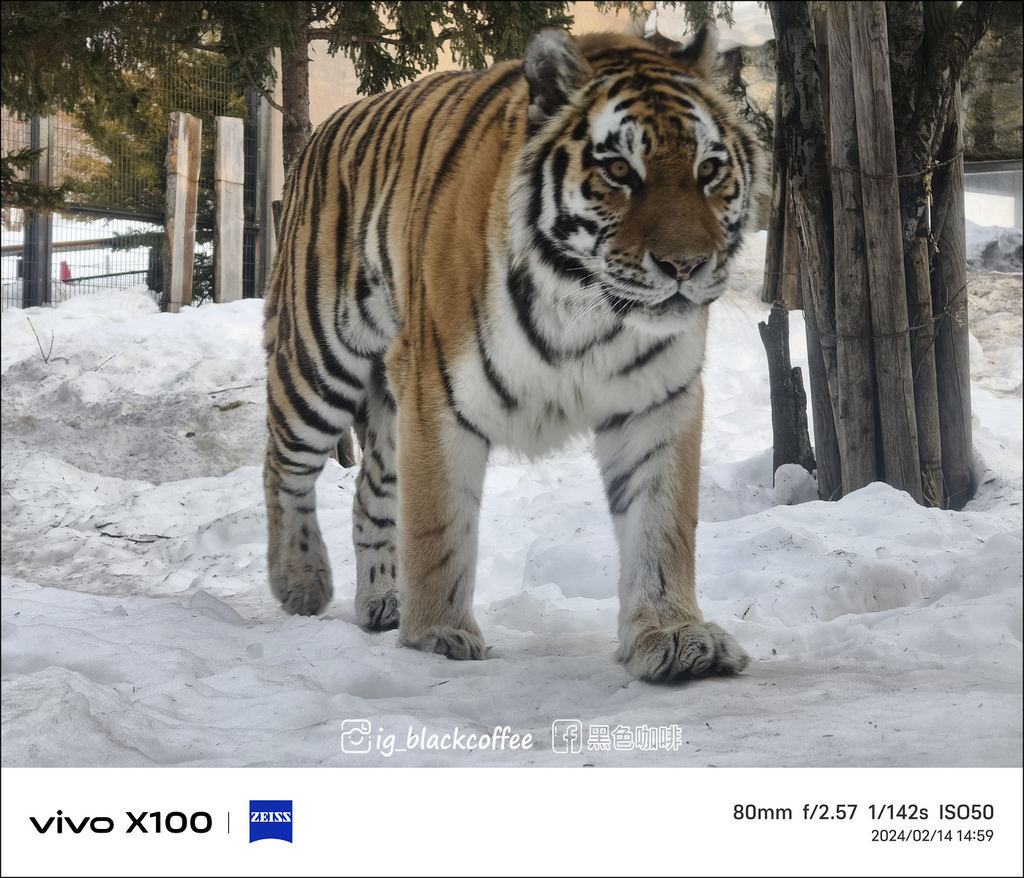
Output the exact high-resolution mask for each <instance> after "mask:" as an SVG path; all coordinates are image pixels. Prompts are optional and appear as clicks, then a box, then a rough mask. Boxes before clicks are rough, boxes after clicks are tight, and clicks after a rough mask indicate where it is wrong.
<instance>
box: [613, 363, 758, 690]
mask: <svg viewBox="0 0 1024 878" xmlns="http://www.w3.org/2000/svg"><path fill="white" fill-rule="evenodd" d="M702 407H703V391H702V388H701V384H700V379H699V377H698V378H696V379H694V382H692V385H691V387H689V388H688V390H687V391H686V392H685V393H683V394H681V396H680V397H679V398H677V399H674V400H672V401H671V402H669V403H666V404H664V405H662V406H657V407H654V408H652V409H650V410H648V411H647V412H643V413H639V414H637V415H635V416H633V417H631V418H629V419H627V420H626V421H624V422H620V421H619V420H618V419H617V420H616V422H615V423H614V424H611V425H608V426H606V427H603V428H599V429H598V430H597V433H596V438H595V447H596V451H597V456H598V461H599V463H600V465H601V470H602V475H603V477H604V482H605V491H606V493H607V496H608V505H609V508H610V511H611V515H612V519H613V521H614V524H615V534H616V537H617V540H618V544H619V555H620V559H621V562H620V563H621V572H620V577H619V605H620V606H619V649H618V651H617V653H616V658H617V659H618V660H619V661H620V662H622V663H623V664H624V665H625V666H626V669H627V670H628V671H629V672H630V673H631V674H633V676H635V677H637V678H638V679H641V680H650V681H652V682H669V681H673V680H684V679H691V678H695V677H704V676H711V675H721V674H735V673H739V672H740V671H742V670H743V669H744V668H745V667H746V666H747V663H748V661H749V657H748V656H747V655H746V653H744V652H743V650H742V649H741V648H740V646H739V644H738V643H737V642H736V640H735V638H733V637H732V635H730V634H728V633H727V632H726V631H725V630H724V629H723V628H721V627H720V626H718V625H716V624H714V623H712V622H705V621H704V617H703V615H702V614H701V611H700V607H699V606H698V605H697V591H696V575H695V551H696V542H697V503H698V487H699V483H700V440H701V424H702ZM679 424H682V429H681V430H680V429H678V425H679Z"/></svg>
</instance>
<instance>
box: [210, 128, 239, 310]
mask: <svg viewBox="0 0 1024 878" xmlns="http://www.w3.org/2000/svg"><path fill="white" fill-rule="evenodd" d="M244 137H245V126H244V124H243V122H242V120H241V119H238V118H235V117H233V116H217V118H216V119H214V122H213V195H214V205H215V211H214V221H213V272H214V275H213V277H214V285H213V291H214V293H213V295H214V301H215V302H234V301H235V300H237V299H241V298H242V238H243V233H244V231H245V204H244V200H243V199H244V182H245V154H244V147H245V144H244Z"/></svg>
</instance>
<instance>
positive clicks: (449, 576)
mask: <svg viewBox="0 0 1024 878" xmlns="http://www.w3.org/2000/svg"><path fill="white" fill-rule="evenodd" d="M392 362H394V361H392ZM438 368H439V369H440V370H441V374H440V375H439V374H438V373H437V372H436V371H434V369H431V368H412V367H411V368H409V369H408V370H406V369H402V368H398V369H394V370H392V369H391V364H390V363H389V374H391V375H392V376H393V377H392V386H393V390H394V392H395V397H396V402H397V405H398V414H397V418H398V425H397V426H398V533H399V584H400V585H399V596H400V599H401V605H402V612H401V621H400V623H399V639H400V641H401V643H402V644H404V645H406V646H412V647H415V648H416V649H420V650H423V651H424V652H432V653H438V654H441V655H446V656H448V657H449V658H453V659H482V658H484V657H485V652H486V650H485V647H484V639H483V634H482V633H481V631H480V627H479V626H478V625H477V623H476V619H475V618H474V617H473V586H474V584H475V580H476V559H477V526H478V523H479V518H480V500H481V496H482V491H483V481H484V472H485V469H486V466H487V455H488V451H489V446H488V443H487V441H486V440H485V439H484V438H483V436H482V435H480V434H479V433H478V432H476V431H474V429H473V427H472V426H471V425H469V424H468V422H465V421H464V419H462V418H460V416H459V415H458V414H457V413H456V411H455V410H454V409H453V408H452V405H451V402H452V401H451V399H450V397H449V396H448V394H447V393H446V390H447V391H449V392H450V385H449V384H448V377H447V375H446V374H445V373H444V365H443V363H442V364H441V365H440V366H439V367H438ZM395 373H398V375H400V376H401V375H403V374H408V375H409V382H408V384H409V386H405V387H403V386H402V384H403V382H402V381H401V378H399V379H398V380H395V377H394V375H395Z"/></svg>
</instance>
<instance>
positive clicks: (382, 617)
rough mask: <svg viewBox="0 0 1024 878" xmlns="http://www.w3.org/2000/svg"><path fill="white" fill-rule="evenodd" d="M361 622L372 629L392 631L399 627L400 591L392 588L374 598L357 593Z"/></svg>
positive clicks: (358, 615)
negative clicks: (363, 596)
mask: <svg viewBox="0 0 1024 878" xmlns="http://www.w3.org/2000/svg"><path fill="white" fill-rule="evenodd" d="M356 616H357V618H358V619H359V624H360V625H362V626H363V627H364V628H366V629H368V630H370V631H390V630H391V629H392V628H397V627H398V620H399V604H398V592H396V591H394V590H392V591H389V592H386V593H385V594H382V595H377V596H376V597H373V598H362V597H361V596H360V595H358V594H357V595H356Z"/></svg>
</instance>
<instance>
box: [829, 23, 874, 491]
mask: <svg viewBox="0 0 1024 878" xmlns="http://www.w3.org/2000/svg"><path fill="white" fill-rule="evenodd" d="M828 49H829V71H830V76H829V114H828V117H827V118H828V123H829V128H830V131H831V138H830V142H829V147H830V153H831V160H832V201H833V219H834V221H835V231H834V234H835V251H834V252H835V277H836V369H837V372H838V375H839V411H838V412H837V416H836V420H837V421H838V423H837V424H836V431H837V433H838V434H839V449H840V461H841V467H842V478H843V491H844V492H845V493H849V492H850V491H856V490H857V489H858V488H863V487H864V486H865V485H868V484H870V483H871V482H873V481H875V480H876V479H877V478H878V465H877V450H876V429H875V424H876V417H877V416H876V412H875V367H874V351H873V349H872V343H871V304H870V301H869V298H868V269H867V254H866V253H865V251H864V220H863V205H862V203H861V191H860V176H859V175H860V159H859V157H858V148H857V113H856V108H855V106H854V100H853V68H852V66H851V59H850V24H849V19H848V18H847V12H846V4H844V3H832V4H830V5H829V7H828Z"/></svg>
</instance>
